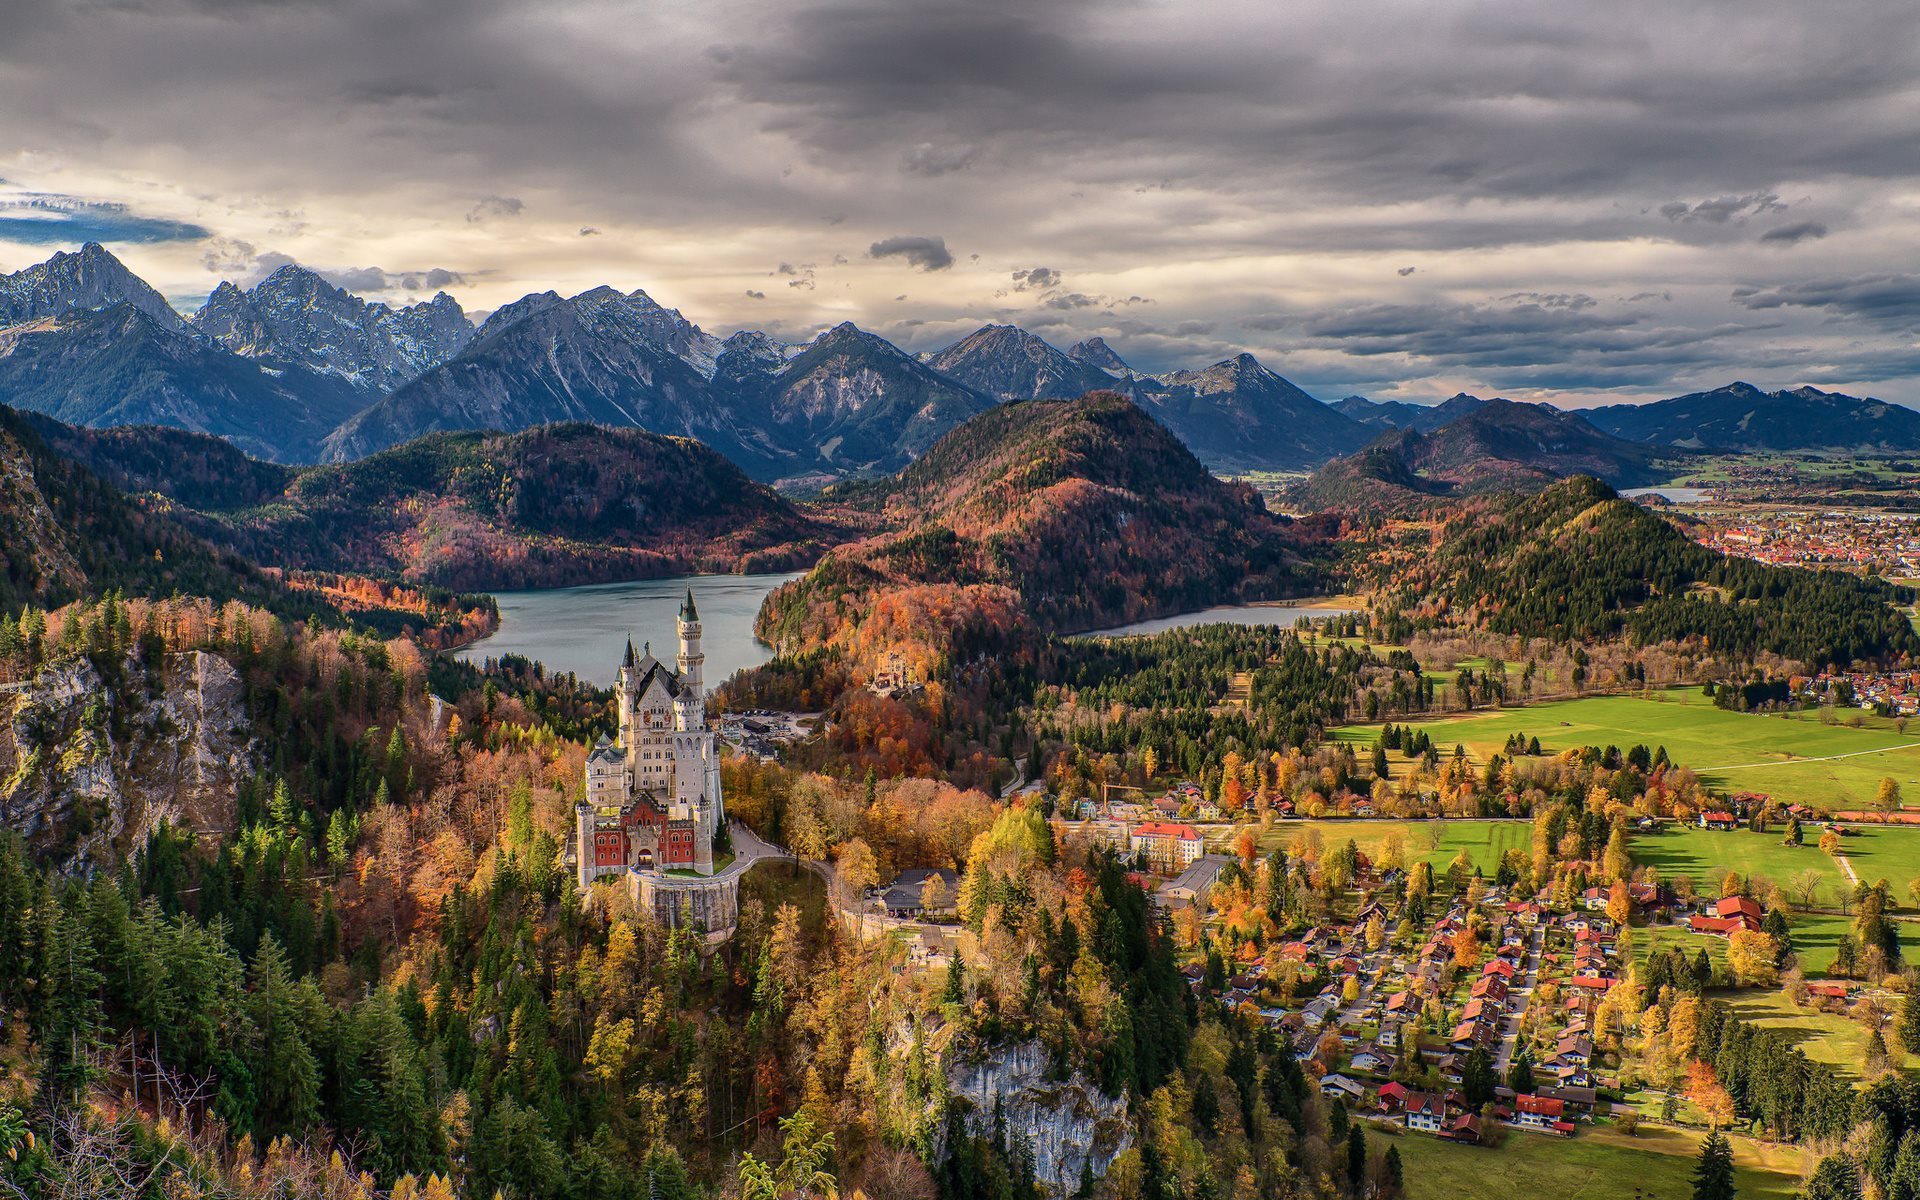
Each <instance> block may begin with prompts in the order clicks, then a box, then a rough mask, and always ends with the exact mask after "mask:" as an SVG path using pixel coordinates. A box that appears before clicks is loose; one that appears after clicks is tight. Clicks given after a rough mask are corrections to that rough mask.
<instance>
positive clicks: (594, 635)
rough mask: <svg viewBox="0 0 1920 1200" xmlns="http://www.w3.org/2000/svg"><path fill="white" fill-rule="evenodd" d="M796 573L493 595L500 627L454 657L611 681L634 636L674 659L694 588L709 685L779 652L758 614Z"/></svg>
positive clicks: (702, 577) (668, 578)
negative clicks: (760, 627)
mask: <svg viewBox="0 0 1920 1200" xmlns="http://www.w3.org/2000/svg"><path fill="white" fill-rule="evenodd" d="M800 574H802V573H800V572H778V573H763V574H757V575H742V574H724V575H721V574H710V575H670V576H662V577H659V578H654V579H638V580H628V581H623V582H619V583H589V584H581V585H578V586H576V587H567V588H530V589H523V590H518V591H500V592H495V593H492V595H493V599H494V602H495V604H496V605H497V607H498V610H499V624H498V626H497V627H496V628H495V630H494V631H493V632H492V633H491V634H489V635H488V636H486V637H484V638H480V639H479V640H477V641H474V642H470V643H468V644H467V645H466V646H463V647H461V648H460V649H458V650H455V651H452V654H453V657H454V658H455V659H456V660H459V661H463V662H471V663H483V662H485V661H487V660H488V659H500V658H505V657H508V656H517V657H522V658H526V659H528V660H530V661H534V662H538V663H539V664H541V666H542V668H543V669H544V670H545V671H546V672H547V673H548V674H550V675H565V674H571V675H573V676H574V677H575V678H577V679H580V680H582V681H584V682H587V683H591V684H593V685H595V686H598V687H607V686H610V685H611V684H612V682H613V679H614V676H615V673H616V672H617V671H618V670H619V667H620V659H621V656H622V655H623V654H624V653H625V649H626V642H627V639H628V638H629V637H630V638H632V640H633V645H634V648H635V650H636V651H639V650H641V649H642V647H646V648H647V650H648V652H651V653H652V654H653V655H654V657H655V658H658V659H659V660H660V661H662V662H664V663H667V664H669V665H670V666H671V665H672V663H673V660H674V658H675V655H676V654H677V652H678V632H677V618H678V614H679V610H680V605H681V603H682V602H683V601H684V600H685V598H686V594H687V592H688V591H689V590H690V591H692V593H693V597H694V607H695V608H696V609H697V610H698V611H699V614H700V623H701V626H702V631H701V634H702V636H701V649H702V651H703V653H704V654H705V657H706V671H705V677H706V679H705V681H706V685H707V687H708V688H709V689H712V688H716V687H718V686H719V685H720V684H722V683H724V682H725V681H726V680H727V679H728V678H729V677H731V676H732V675H733V674H734V673H736V672H737V671H740V670H744V669H747V668H750V667H756V666H760V665H761V664H763V663H766V662H768V661H770V660H771V659H772V658H773V648H772V647H770V646H768V645H767V644H766V643H764V642H762V641H760V640H759V639H758V638H757V637H755V636H754V633H753V625H754V620H755V618H756V617H757V616H758V615H759V612H760V605H761V602H762V601H764V600H765V599H766V597H767V595H768V594H769V593H771V592H772V591H773V590H774V589H775V588H777V587H779V586H780V585H781V584H782V583H785V582H787V581H788V580H790V579H795V578H798V577H799V575H800Z"/></svg>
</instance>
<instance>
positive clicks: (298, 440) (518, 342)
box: [0, 243, 1920, 485]
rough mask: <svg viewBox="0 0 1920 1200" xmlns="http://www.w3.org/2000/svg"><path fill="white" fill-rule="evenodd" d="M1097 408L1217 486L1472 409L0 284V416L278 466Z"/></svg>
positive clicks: (886, 445)
mask: <svg viewBox="0 0 1920 1200" xmlns="http://www.w3.org/2000/svg"><path fill="white" fill-rule="evenodd" d="M1095 390H1112V391H1115V392H1118V393H1119V394H1121V395H1123V396H1125V397H1127V398H1128V399H1129V400H1131V401H1132V402H1133V403H1134V404H1135V405H1137V406H1138V407H1139V408H1141V409H1142V410H1144V411H1146V412H1148V413H1150V414H1152V415H1153V416H1154V417H1155V418H1156V419H1158V420H1159V421H1160V422H1161V424H1163V425H1165V426H1166V427H1167V428H1168V429H1170V430H1171V431H1172V432H1173V433H1174V434H1175V435H1176V436H1178V437H1179V438H1180V439H1181V441H1183V442H1184V443H1185V444H1186V445H1187V446H1188V448H1189V449H1191V450H1192V451H1193V452H1194V453H1195V454H1196V455H1197V456H1198V457H1199V458H1200V459H1201V461H1203V462H1204V463H1206V464H1207V465H1208V466H1209V467H1211V468H1213V469H1215V470H1220V471H1235V472H1237V471H1247V470H1281V471H1310V470H1313V469H1314V468H1316V467H1319V466H1320V465H1322V464H1324V463H1326V462H1328V461H1329V460H1331V459H1333V458H1335V457H1338V456H1341V455H1348V454H1352V453H1354V452H1356V451H1358V450H1360V449H1361V448H1362V447H1365V446H1366V445H1367V444H1368V443H1369V441H1370V440H1371V439H1372V438H1374V437H1377V436H1378V434H1379V432H1380V431H1381V430H1383V429H1395V430H1412V431H1415V432H1418V433H1421V434H1428V433H1433V432H1435V431H1437V430H1440V429H1442V428H1445V427H1447V426H1449V425H1451V424H1453V423H1455V422H1457V421H1458V419H1459V418H1461V417H1464V416H1467V415H1469V414H1470V413H1472V412H1473V411H1475V410H1476V409H1477V407H1478V406H1480V405H1482V404H1483V403H1485V402H1483V401H1481V400H1478V399H1477V398H1475V397H1471V396H1466V395H1460V396H1455V397H1454V398H1453V399H1451V400H1448V401H1447V402H1445V403H1443V404H1438V405H1433V406H1425V405H1415V404H1408V403H1405V402H1400V401H1386V402H1380V401H1372V400H1368V399H1365V398H1363V397H1358V396H1350V397H1347V398H1345V399H1343V400H1341V401H1339V402H1337V403H1334V404H1325V403H1322V402H1321V401H1319V400H1317V399H1315V398H1314V397H1313V396H1311V395H1309V394H1308V393H1306V392H1305V391H1303V390H1302V389H1300V388H1299V387H1297V386H1295V385H1294V384H1293V383H1291V382H1290V381H1288V380H1287V379H1285V378H1284V377H1282V376H1280V375H1279V374H1277V373H1275V372H1274V371H1272V370H1271V369H1269V368H1268V367H1266V366H1265V365H1263V364H1262V363H1260V362H1259V361H1258V360H1257V359H1255V358H1254V357H1253V356H1252V355H1248V354H1241V355H1238V356H1235V357H1233V358H1229V359H1226V360H1223V361H1221V362H1217V363H1214V364H1213V365H1211V366H1207V367H1204V368H1200V369H1195V370H1179V371H1172V372H1167V373H1164V374H1157V375H1156V374H1147V373H1144V372H1140V371H1136V370H1134V369H1132V368H1131V367H1129V366H1128V364H1127V363H1126V362H1125V361H1124V360H1123V359H1122V358H1121V357H1120V356H1119V355H1118V354H1117V353H1115V352H1114V350H1113V349H1112V347H1110V346H1108V345H1107V344H1106V343H1105V342H1104V341H1101V340H1100V339H1098V338H1093V339H1089V340H1088V341H1085V342H1082V343H1080V344H1078V345H1075V346H1073V347H1072V348H1070V349H1068V350H1064V351H1063V350H1060V349H1058V348H1057V347H1055V346H1053V345H1051V344H1049V343H1048V342H1046V341H1045V340H1044V339H1042V338H1041V337H1039V336H1037V335H1035V334H1033V333H1031V332H1029V331H1027V330H1023V329H1020V328H1018V327H1017V326H1012V325H988V326H985V327H983V328H981V329H980V330H978V331H976V332H974V333H972V334H969V335H968V336H966V337H964V338H962V339H960V340H959V341H957V342H955V343H953V344H952V345H950V346H947V347H945V348H943V349H940V350H937V351H932V352H928V353H923V354H918V355H915V354H910V353H908V352H906V351H904V350H901V349H900V348H899V347H897V346H895V345H893V344H892V343H891V342H888V341H887V340H886V339H884V338H881V337H879V336H878V335H876V334H873V333H870V332H867V331H865V330H861V329H859V328H857V327H855V326H853V325H852V324H841V325H838V326H835V327H833V328H832V329H829V330H827V331H825V332H824V333H822V334H820V335H819V336H818V337H816V338H814V339H813V340H812V341H810V342H807V343H805V344H801V345H790V344H786V343H783V342H781V341H779V340H777V339H775V338H773V337H770V336H769V335H767V334H765V333H762V332H759V331H753V330H743V331H741V332H738V333H735V334H733V335H732V336H731V337H728V338H725V339H720V338H717V337H715V336H713V335H712V334H710V333H708V332H706V331H704V330H702V329H701V328H700V327H699V326H697V325H695V324H694V323H693V322H691V321H689V320H688V319H687V318H686V317H684V316H683V315H682V314H681V313H680V312H678V311H677V310H674V309H670V308H667V307H665V306H663V305H661V304H660V303H658V302H657V301H655V300H654V299H653V298H652V297H650V296H648V295H647V294H646V293H644V292H641V291H632V292H624V293H623V292H620V291H618V290H616V289H613V288H610V287H600V288H594V289H591V290H589V291H586V292H582V293H580V294H578V295H575V296H570V297H563V296H561V295H559V294H557V293H555V292H550V291H549V292H541V293H536V294H532V295H528V296H526V297H523V298H522V299H520V300H517V301H514V302H513V303H511V304H507V305H504V306H502V307H501V308H500V309H498V310H497V311H495V312H494V313H492V314H491V315H490V316H489V317H487V319H486V320H485V322H484V323H482V324H480V325H479V326H478V327H477V328H476V327H475V325H474V324H473V322H472V321H470V320H469V319H468V317H467V315H466V313H465V312H463V311H462V310H461V307H460V305H459V303H458V302H457V301H455V300H454V299H453V298H452V297H450V296H448V295H446V294H445V293H441V294H439V295H436V296H435V297H434V298H433V299H431V300H428V301H425V302H423V303H419V304H414V305H411V306H409V307H404V308H393V307H390V306H388V305H385V304H378V303H370V302H368V301H366V300H363V299H361V298H359V297H357V296H354V295H352V294H351V293H349V292H347V291H346V290H344V289H342V288H340V287H338V286H335V285H334V284H332V283H330V282H328V281H327V280H326V279H325V278H323V277H322V276H321V275H319V274H318V273H316V272H314V271H311V270H308V269H306V268H304V267H300V266H297V265H286V266H282V267H280V268H279V269H278V270H276V271H274V272H273V273H272V274H270V275H268V276H267V277H266V278H264V279H262V280H260V281H259V282H257V283H255V284H253V285H252V286H251V287H245V288H243V287H241V286H240V285H239V284H236V283H232V282H225V283H222V284H221V285H220V286H219V287H217V288H216V289H215V290H214V292H213V293H212V295H210V296H209V297H208V299H207V301H206V303H205V304H204V305H202V306H201V307H200V309H199V310H198V311H197V312H195V313H194V314H193V316H192V317H191V318H190V319H189V318H185V317H182V316H181V315H180V314H179V313H178V312H176V311H174V309H173V308H172V307H171V306H170V305H169V304H168V303H167V301H166V300H165V298H164V297H162V296H161V295H160V293H159V292H157V291H156V290H155V289H153V288H152V287H150V286H149V285H147V284H146V283H145V282H143V281H142V280H140V278H139V277H138V276H136V275H135V274H133V273H132V272H131V271H129V270H128V269H127V268H126V267H125V266H124V265H123V264H121V263H120V262H119V260H118V259H116V258H115V257H114V256H113V255H112V254H111V253H109V252H108V251H107V250H105V249H104V248H103V247H101V246H99V245H98V244H94V243H89V244H87V245H86V246H84V247H82V248H81V249H80V250H79V251H78V252H73V253H66V252H63V253H60V254H56V255H54V256H53V257H52V258H50V259H48V260H47V261H46V262H44V263H42V264H40V265H38V266H35V267H30V268H28V269H26V270H23V271H20V272H17V273H15V274H12V275H3V276H0V403H7V404H11V405H14V406H17V407H20V408H24V409H30V410H33V411H37V412H42V413H46V414H48V415H51V416H54V417H56V418H58V419H60V420H62V421H66V422H69V423H74V424H84V425H90V426H111V425H122V424H157V425H166V426H170V427H174V428H180V429H189V430H196V431H200V432H205V433H212V434H215V435H217V436H221V437H225V438H228V439H229V440H231V441H233V442H234V444H236V445H238V446H240V447H241V448H243V449H245V450H246V451H247V452H248V453H249V454H251V455H254V456H256V457H262V458H268V459H272V460H274V461H279V462H286V463H310V462H316V461H328V462H347V461H352V460H355V459H359V458H364V457H366V456H368V455H371V454H375V453H378V452H379V451H382V450H385V449H388V448H390V447H393V446H398V445H401V444H403V443H405V442H408V441H410V440H412V439H414V438H417V437H419V436H421V435H423V434H427V433H434V432H454V431H461V430H481V429H484V430H494V431H499V432H516V431H520V430H525V429H531V428H534V427H536V426H540V425H545V424H550V423H555V422H568V421H585V422H591V423H593V424H597V425H602V426H609V427H614V428H622V427H624V428H635V429H643V430H647V431H650V432H654V433H659V434H666V435H669V436H677V437H691V438H695V439H698V440H700V441H702V442H705V443H706V444H707V445H709V446H711V447H713V448H714V449H716V450H718V451H719V452H720V453H721V454H723V455H725V456H726V457H727V458H729V459H731V460H732V461H733V462H734V463H736V464H737V465H739V466H740V467H741V468H742V469H743V470H745V471H746V472H747V473H748V474H749V475H750V476H752V477H753V478H755V479H758V480H761V481H767V482H779V483H785V484H793V485H804V484H809V483H812V484H823V483H828V482H831V481H832V480H834V479H836V478H842V477H846V476H849V475H868V474H885V473H888V472H891V471H894V470H897V469H899V468H900V467H901V466H904V465H905V464H906V463H908V462H911V461H912V460H913V459H914V458H916V457H917V456H918V455H920V454H922V453H924V452H926V450H927V449H928V448H929V447H930V446H931V445H932V444H933V443H934V442H935V441H936V440H937V439H938V438H939V437H940V436H941V435H942V434H944V433H946V432H947V431H948V430H950V429H953V428H955V427H956V426H958V425H959V424H961V423H962V422H964V421H966V420H967V419H968V418H970V417H973V416H975V415H977V414H979V413H982V412H984V411H987V410H988V409H990V408H992V407H994V406H996V405H1000V404H1007V403H1016V402H1023V401H1031V400H1042V399H1059V398H1066V397H1071V396H1078V395H1082V394H1085V393H1087V392H1090V391H1095ZM1582 415H1583V416H1584V417H1585V419H1586V420H1587V421H1589V422H1590V423H1591V424H1592V425H1593V426H1595V427H1596V428H1598V429H1599V430H1601V431H1603V432H1606V433H1611V434H1614V435H1615V436H1617V437H1621V438H1624V439H1627V440H1630V441H1637V442H1645V443H1650V444H1657V445H1666V446H1678V447H1685V448H1698V449H1722V450H1733V451H1761V450H1772V451H1796V450H1816V451H1856V452H1857V451H1861V450H1873V451H1882V452H1907V451H1920V413H1915V412H1912V411H1910V410H1907V409H1904V408H1900V407H1898V406H1895V405H1889V404H1885V403H1883V402H1881V401H1878V400H1872V399H1863V398H1858V397H1851V396H1844V395H1840V394H1837V393H1829V392H1821V391H1818V390H1816V389H1812V388H1801V389H1798V390H1795V391H1791V392H1762V391H1760V390H1759V389H1757V388H1754V387H1751V386H1750V385H1747V384H1733V385H1730V386H1729V387H1725V388H1721V389H1717V390H1716V391H1712V392H1704V393H1697V394H1695V395H1691V396H1682V397H1679V398H1676V399H1674V400H1667V401H1662V402H1659V403H1657V404H1651V405H1640V406H1629V405H1615V406H1608V407H1605V408H1597V409H1591V410H1587V411H1585V412H1584V413H1583V414H1582ZM1415 457H1418V455H1416V456H1415ZM1443 474H1444V472H1443Z"/></svg>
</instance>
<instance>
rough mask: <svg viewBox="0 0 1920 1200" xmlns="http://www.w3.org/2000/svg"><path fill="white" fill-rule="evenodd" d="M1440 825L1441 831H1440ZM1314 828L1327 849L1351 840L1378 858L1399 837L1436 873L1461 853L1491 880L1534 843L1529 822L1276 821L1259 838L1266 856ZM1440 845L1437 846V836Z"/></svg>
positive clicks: (1412, 856)
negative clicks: (1512, 855)
mask: <svg viewBox="0 0 1920 1200" xmlns="http://www.w3.org/2000/svg"><path fill="white" fill-rule="evenodd" d="M1436 826H1437V828H1436ZM1309 829H1311V830H1314V831H1316V832H1317V833H1318V834H1319V835H1320V843H1321V845H1322V846H1335V845H1339V844H1341V843H1343V842H1345V841H1346V840H1347V839H1348V838H1352V839H1353V841H1354V844H1356V845H1357V846H1359V847H1360V851H1361V853H1363V854H1365V855H1367V856H1368V857H1369V858H1372V857H1375V856H1377V855H1378V853H1379V851H1380V847H1381V846H1382V845H1383V844H1384V843H1385V842H1386V840H1387V835H1389V834H1394V833H1397V834H1399V835H1400V838H1401V840H1402V842H1403V843H1404V844H1405V846H1406V853H1407V861H1409V862H1413V861H1415V860H1418V859H1422V858H1424V859H1426V860H1427V861H1428V862H1430V863H1432V864H1433V869H1434V871H1435V872H1436V873H1438V872H1444V871H1445V870H1446V869H1447V866H1448V864H1450V863H1452V862H1453V860H1454V859H1455V858H1456V857H1458V856H1459V854H1460V852H1461V851H1462V850H1465V851H1466V852H1467V853H1468V854H1470V855H1472V856H1473V862H1474V865H1475V866H1477V867H1480V868H1481V869H1482V870H1483V871H1484V872H1485V873H1486V875H1487V878H1488V879H1492V878H1493V870H1494V867H1495V865H1496V864H1498V863H1499V861H1500V856H1501V855H1503V854H1505V853H1506V852H1507V851H1508V850H1514V849H1518V850H1525V849H1527V848H1528V847H1530V846H1531V845H1532V844H1533V842H1532V839H1533V826H1532V825H1531V824H1530V823H1529V822H1526V821H1381V820H1357V821H1341V820H1318V821H1277V822H1275V823H1274V825H1273V827H1272V828H1271V829H1270V830H1268V831H1266V832H1265V833H1263V834H1262V835H1261V837H1260V849H1261V851H1262V852H1266V851H1270V850H1273V849H1275V848H1276V847H1279V846H1291V845H1293V844H1294V843H1296V842H1298V841H1299V840H1300V839H1301V838H1303V837H1305V836H1306V833H1307V831H1308V830H1309ZM1436 834H1437V835H1438V839H1439V840H1438V844H1437V845H1435V844H1433V840H1434V837H1435V835H1436ZM1219 840H1220V841H1221V843H1222V844H1224V845H1231V844H1232V841H1233V835H1223V836H1222V837H1221V838H1220V839H1219Z"/></svg>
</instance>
